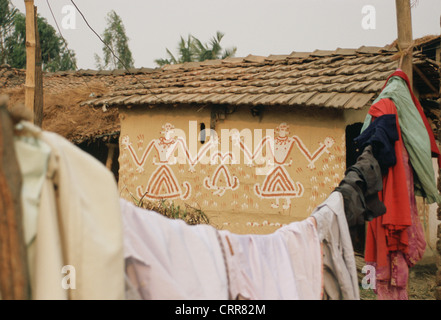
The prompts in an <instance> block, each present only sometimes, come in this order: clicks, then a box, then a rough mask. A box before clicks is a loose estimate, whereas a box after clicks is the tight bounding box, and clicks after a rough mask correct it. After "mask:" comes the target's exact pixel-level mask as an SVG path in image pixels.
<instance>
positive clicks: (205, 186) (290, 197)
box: [119, 106, 347, 233]
mask: <svg viewBox="0 0 441 320" xmlns="http://www.w3.org/2000/svg"><path fill="white" fill-rule="evenodd" d="M120 117H121V138H120V159H119V161H120V172H119V189H120V193H121V196H122V197H124V198H126V199H127V200H132V199H133V197H135V198H136V199H139V198H141V197H142V196H143V195H144V197H145V199H149V200H155V199H157V198H161V197H165V198H166V197H169V199H170V200H171V201H173V202H175V203H176V204H182V203H184V202H185V203H187V204H189V205H191V206H194V207H197V208H201V209H202V210H203V211H204V212H205V213H206V214H207V215H208V216H209V217H210V221H211V223H212V224H213V225H215V226H216V227H217V228H219V229H228V230H230V231H232V232H237V233H270V232H273V231H274V230H275V229H277V228H278V227H280V226H281V225H283V224H287V223H289V222H292V221H298V220H302V219H304V218H306V217H308V216H309V215H310V214H311V212H312V210H313V209H314V208H315V207H316V206H317V205H319V204H320V203H321V202H323V201H324V200H325V199H326V198H327V197H328V196H329V194H330V193H331V192H332V191H333V189H334V188H335V187H336V186H337V185H338V183H339V182H340V181H341V179H342V178H343V176H344V171H345V166H346V164H345V161H346V156H345V127H346V125H347V124H346V123H345V121H344V116H343V114H342V112H341V111H331V110H326V109H325V110H320V111H319V112H318V111H317V110H314V111H313V112H311V111H308V110H288V109H286V108H280V109H278V108H268V109H265V110H264V111H263V113H262V114H261V115H257V116H253V115H252V114H251V112H250V110H249V108H240V109H237V110H235V112H233V113H230V114H226V115H221V116H220V117H219V118H218V121H216V123H215V132H216V134H217V138H218V139H217V142H218V143H217V144H215V143H213V141H214V139H211V137H210V138H209V139H207V141H206V142H205V143H204V144H202V143H200V142H199V141H197V140H198V134H199V130H200V124H201V123H204V124H205V125H206V128H207V129H209V128H210V123H211V122H210V120H211V109H210V108H209V107H207V108H200V107H199V108H195V107H190V106H186V107H160V108H159V107H158V108H152V109H149V108H143V109H141V108H138V109H135V108H133V109H125V110H120ZM233 129H237V132H240V133H241V136H242V138H241V139H240V138H239V139H237V137H238V135H233V134H232V133H233ZM212 135H213V134H212ZM232 137H233V138H232ZM239 137H240V136H239ZM226 141H228V143H226ZM259 145H260V146H266V145H269V146H270V147H268V149H265V148H263V149H262V150H266V151H267V152H266V153H265V152H263V153H262V154H264V155H265V154H266V155H271V154H274V157H269V160H270V161H272V163H273V164H274V165H273V166H268V167H267V171H265V169H262V165H259V158H258V157H254V158H253V153H254V154H255V155H256V154H257V155H259V154H261V153H259V152H258V151H260V150H261V149H258V147H259ZM210 146H211V147H212V148H213V149H210V148H209V147H210ZM172 150H174V151H172ZM212 150H213V151H212ZM167 151H168V153H167ZM205 151H206V152H205ZM254 151H257V152H254ZM272 151H273V153H272ZM197 153H199V156H200V157H199V158H197ZM210 160H213V162H210ZM214 160H216V162H214ZM267 160H268V158H267ZM266 163H267V162H266ZM270 164H271V163H270Z"/></svg>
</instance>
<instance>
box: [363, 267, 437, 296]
mask: <svg viewBox="0 0 441 320" xmlns="http://www.w3.org/2000/svg"><path fill="white" fill-rule="evenodd" d="M359 271H360V270H359ZM436 271H437V267H436V264H435V263H429V264H417V265H415V266H414V267H412V268H411V269H410V270H409V281H408V283H409V300H436V298H435V287H436V282H435V277H436ZM360 276H361V277H363V276H364V274H360V273H359V278H360ZM360 299H361V300H376V299H377V296H376V294H375V293H374V292H373V291H372V290H364V289H362V288H360Z"/></svg>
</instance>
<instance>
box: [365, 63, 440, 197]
mask: <svg viewBox="0 0 441 320" xmlns="http://www.w3.org/2000/svg"><path fill="white" fill-rule="evenodd" d="M386 99H390V100H391V101H392V103H393V105H394V106H395V108H396V112H394V113H395V114H397V115H398V123H397V126H399V127H400V131H401V138H402V140H403V142H404V145H405V147H406V149H407V152H408V153H409V158H410V162H411V164H412V167H413V169H414V170H415V174H416V177H415V181H414V184H415V194H416V195H419V196H422V197H424V198H426V199H427V201H428V203H434V202H437V203H440V202H441V195H440V194H439V192H438V189H437V187H436V182H435V179H434V177H435V174H434V170H433V166H432V156H434V157H437V158H438V165H439V164H440V163H441V157H440V152H439V149H438V147H437V145H436V141H435V138H434V135H433V132H432V130H431V128H430V125H429V124H428V120H427V118H426V116H425V115H424V112H423V110H422V107H421V104H420V103H419V101H418V99H416V97H415V95H414V94H413V92H412V90H411V88H410V84H409V80H408V78H407V75H406V74H405V73H404V72H402V71H401V70H397V71H396V72H394V73H393V74H392V75H391V76H389V78H388V79H387V81H386V85H385V86H384V88H383V90H382V91H381V93H380V95H379V96H378V97H377V99H375V101H374V102H373V106H374V105H375V104H376V103H377V102H379V101H381V100H386ZM372 116H373V115H372V113H371V112H370V111H369V112H368V114H367V115H366V119H365V121H364V124H363V127H362V129H361V131H362V132H363V131H364V130H365V129H366V128H367V127H368V126H369V125H370V123H371V121H372Z"/></svg>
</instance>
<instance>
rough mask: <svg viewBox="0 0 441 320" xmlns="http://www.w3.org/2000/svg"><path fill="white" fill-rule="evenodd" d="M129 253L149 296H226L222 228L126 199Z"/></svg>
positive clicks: (134, 274)
mask: <svg viewBox="0 0 441 320" xmlns="http://www.w3.org/2000/svg"><path fill="white" fill-rule="evenodd" d="M120 206H121V212H122V219H123V223H124V259H125V261H126V273H127V276H128V278H129V280H130V283H131V284H132V285H133V286H134V287H135V288H136V289H137V291H138V292H139V295H140V297H141V299H145V300H164V299H167V300H168V299H172V300H213V299H214V300H225V299H228V278H227V273H226V267H225V260H224V256H223V253H222V247H221V246H220V243H219V239H218V234H217V230H216V229H215V228H214V227H212V226H209V225H194V226H190V225H187V224H186V223H185V222H184V221H183V220H178V219H177V220H174V219H169V218H167V217H165V216H163V215H161V214H159V213H157V212H154V211H150V210H146V209H142V208H139V207H136V206H135V205H134V204H132V203H130V202H128V201H126V200H124V199H120Z"/></svg>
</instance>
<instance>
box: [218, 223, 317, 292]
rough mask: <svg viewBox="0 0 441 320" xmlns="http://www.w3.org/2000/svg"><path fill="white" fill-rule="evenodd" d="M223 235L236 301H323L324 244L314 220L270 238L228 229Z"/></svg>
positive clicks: (289, 226)
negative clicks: (322, 254)
mask: <svg viewBox="0 0 441 320" xmlns="http://www.w3.org/2000/svg"><path fill="white" fill-rule="evenodd" d="M219 235H220V238H221V241H222V245H223V247H224V251H225V255H226V262H227V269H228V276H229V284H230V289H229V291H230V296H231V298H232V299H238V297H240V298H241V299H250V300H319V299H321V293H322V267H321V266H322V261H321V251H320V241H319V238H318V233H317V229H316V227H315V225H314V221H313V220H312V219H311V218H309V219H305V220H303V221H299V222H292V223H290V224H289V225H287V226H284V227H282V228H280V229H278V230H277V231H275V232H274V233H271V234H266V235H253V234H247V235H240V234H234V233H231V232H230V231H227V230H220V231H219Z"/></svg>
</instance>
